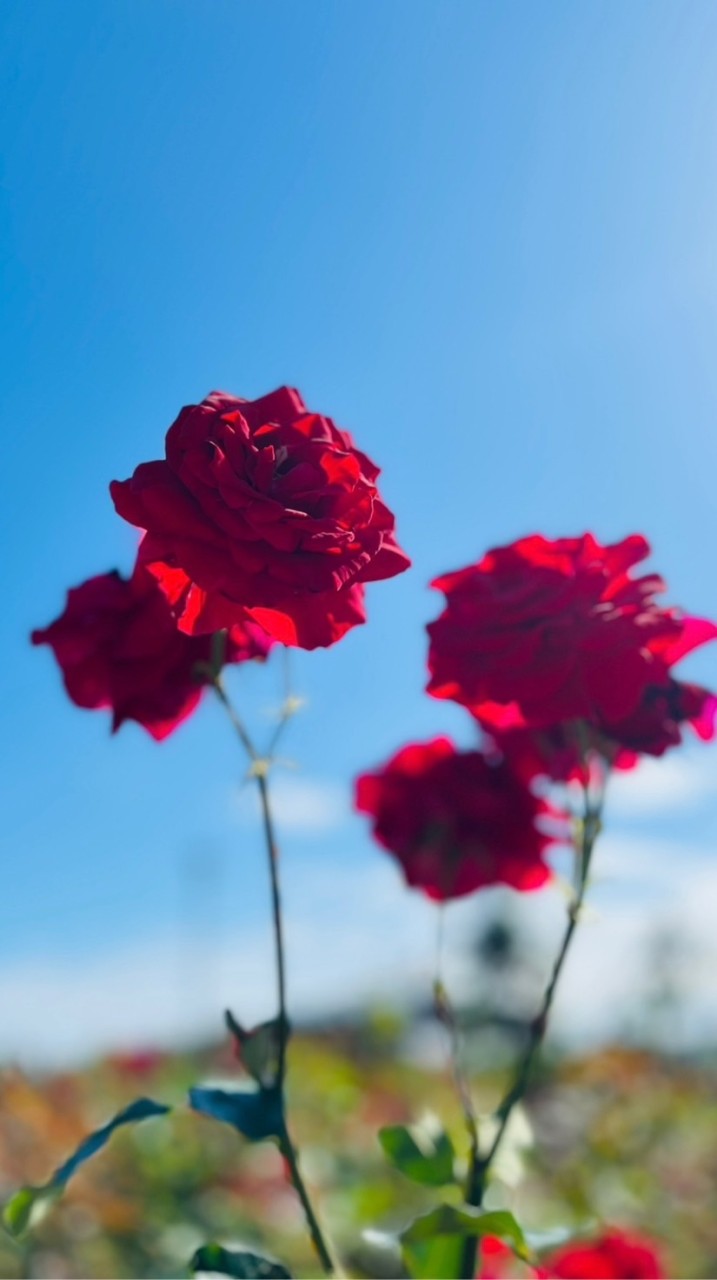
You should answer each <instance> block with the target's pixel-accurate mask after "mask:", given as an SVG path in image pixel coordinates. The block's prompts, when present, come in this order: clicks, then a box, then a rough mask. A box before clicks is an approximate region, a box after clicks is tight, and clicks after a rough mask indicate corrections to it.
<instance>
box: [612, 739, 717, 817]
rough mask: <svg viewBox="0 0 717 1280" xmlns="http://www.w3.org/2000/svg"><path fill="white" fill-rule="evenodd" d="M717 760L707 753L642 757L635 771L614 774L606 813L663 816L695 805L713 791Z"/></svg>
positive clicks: (621, 815)
mask: <svg viewBox="0 0 717 1280" xmlns="http://www.w3.org/2000/svg"><path fill="white" fill-rule="evenodd" d="M716 778H717V760H716V759H715V756H714V753H713V752H711V751H709V750H708V751H706V752H705V751H704V750H703V751H702V752H700V753H693V752H683V753H682V754H677V753H673V754H672V755H668V756H663V757H662V759H659V760H656V759H651V758H650V757H644V758H643V759H642V760H641V761H640V763H639V764H638V765H637V767H636V768H635V769H631V770H629V771H628V772H626V773H615V774H613V776H612V777H611V779H610V782H609V784H608V806H609V813H610V814H611V815H614V816H615V817H617V818H633V817H639V818H642V817H647V816H649V815H651V814H659V815H660V816H663V815H664V814H665V813H668V812H675V811H681V810H684V809H687V808H690V807H692V806H695V805H697V804H698V803H699V801H701V800H702V799H703V797H705V796H707V795H709V794H710V793H711V792H712V793H714V790H715V779H716Z"/></svg>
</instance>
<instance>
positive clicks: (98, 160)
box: [0, 0, 717, 1048]
mask: <svg viewBox="0 0 717 1280" xmlns="http://www.w3.org/2000/svg"><path fill="white" fill-rule="evenodd" d="M0 43H1V46H2V63H1V65H0V85H1V86H2V88H1V89H0V95H1V98H2V102H1V106H0V112H1V116H2V135H3V145H2V182H1V191H0V196H1V205H0V208H1V219H2V220H1V224H0V225H1V232H0V234H1V236H2V268H1V269H2V289H1V301H0V305H1V307H2V351H3V360H2V365H3V373H2V377H1V379H0V416H1V421H2V440H3V450H2V454H3V465H2V468H1V470H0V485H1V486H2V495H1V501H0V518H1V520H2V537H3V543H4V554H3V563H4V566H5V570H4V579H5V587H4V603H5V607H4V609H3V611H2V615H1V616H0V661H1V663H2V673H3V678H2V722H3V735H2V737H3V793H4V799H3V817H2V839H3V843H4V844H5V846H6V853H5V854H4V859H5V862H4V865H5V868H6V870H5V881H4V890H3V895H2V904H1V905H0V915H1V917H2V927H1V928H0V961H2V963H5V964H17V963H19V962H20V960H21V959H22V958H23V957H26V958H32V959H33V960H36V959H37V958H38V957H44V958H45V959H47V960H48V961H50V962H52V961H54V960H55V959H56V958H58V957H66V956H68V955H72V956H76V957H87V959H88V960H91V958H92V957H93V956H95V955H98V954H99V953H100V952H101V950H102V948H107V947H110V946H112V945H115V944H118V943H119V942H126V941H127V940H128V939H130V940H131V939H133V938H136V939H137V941H138V942H140V941H141V940H142V939H144V938H146V937H148V936H149V935H150V934H151V933H152V931H153V930H156V929H172V928H174V927H175V925H176V922H177V920H178V919H179V917H180V916H181V912H182V911H185V912H186V910H187V906H186V887H185V891H183V890H182V888H181V884H180V880H181V876H180V867H181V866H182V865H184V866H186V865H187V860H188V859H191V858H194V857H198V856H199V853H198V852H197V851H199V852H201V850H202V849H209V850H211V851H212V856H213V857H215V858H216V859H218V863H219V864H221V866H222V867H223V870H222V872H221V875H222V876H224V881H223V883H224V885H225V890H226V892H224V891H223V892H222V913H223V914H222V921H223V923H222V925H221V927H222V928H225V927H226V928H227V929H228V928H229V925H230V924H232V923H233V925H234V927H235V928H237V929H241V928H242V922H244V921H246V920H247V919H251V920H255V919H256V918H257V912H259V911H260V910H263V908H264V897H263V894H264V888H265V886H264V882H263V878H262V876H261V875H260V874H259V873H258V872H256V871H255V869H254V868H255V864H258V861H259V853H258V848H257V847H255V845H254V842H253V837H252V836H251V831H250V830H247V829H246V828H241V827H238V826H237V825H236V824H233V823H232V821H231V805H230V802H229V801H228V798H227V797H228V793H229V784H230V779H231V777H232V773H233V771H235V770H236V769H237V767H238V760H237V758H236V757H235V754H234V744H233V742H232V740H231V738H230V736H229V734H228V732H227V731H226V729H225V727H224V725H223V723H222V721H221V718H220V716H219V714H218V711H217V709H216V708H214V707H210V706H208V705H207V706H205V707H203V709H202V710H201V711H200V713H199V714H198V715H197V716H196V717H195V718H194V719H193V721H192V722H191V723H189V724H188V725H186V726H185V727H184V728H183V729H182V730H181V731H180V732H179V733H177V734H176V735H175V736H174V737H173V738H172V739H170V740H169V741H168V742H167V743H165V744H163V745H161V746H157V745H156V744H154V743H153V742H151V741H150V739H149V738H147V737H146V736H145V735H143V733H142V731H141V730H140V729H138V728H136V727H135V726H128V727H126V728H125V729H124V730H123V731H122V732H121V733H120V734H119V736H118V737H116V738H114V739H110V738H109V736H108V732H107V721H106V717H105V716H104V715H103V714H101V713H97V714H90V713H83V712H80V711H78V710H76V709H75V708H73V707H72V706H71V704H70V703H69V702H68V701H67V700H66V699H65V697H64V695H63V693H62V691H61V686H60V681H59V677H58V673H57V670H56V669H55V667H54V664H53V662H52V661H51V658H50V655H49V653H48V652H47V651H45V650H43V651H38V650H34V651H33V650H31V648H30V647H29V644H28V641H27V636H28V633H29V631H30V629H31V628H32V627H33V626H38V625H44V624H46V623H47V622H48V621H49V620H50V619H51V618H53V617H54V616H55V615H56V614H57V612H58V611H59V609H60V607H61V604H62V601H63V598H64V591H65V589H66V588H67V587H68V586H70V585H73V584H76V583H78V582H79V581H81V580H82V579H84V578H85V577H87V576H89V575H91V574H94V573H98V572H102V571H105V570H106V569H109V568H111V567H114V566H118V567H120V568H122V569H125V570H127V569H129V567H130V565H131V562H132V555H133V547H134V534H133V531H132V530H130V529H129V527H128V526H126V525H124V524H123V522H121V521H120V520H119V519H118V518H117V517H116V516H115V514H114V511H113V508H112V504H111V502H110V500H109V497H108V493H107V485H108V482H109V481H110V480H111V479H112V478H114V477H118V478H123V477H125V476H126V475H128V474H129V473H130V472H131V470H132V468H133V467H134V466H135V465H136V463H137V462H139V461H142V460H146V459H150V458H153V457H156V456H158V455H159V453H160V451H161V446H162V439H163V434H164V431H165V430H166V427H167V426H168V425H169V423H170V421H171V420H172V418H173V417H174V415H175V413H176V412H177V410H178V408H179V407H180V406H181V405H182V404H184V403H187V402H192V401H196V400H198V399H201V398H202V396H204V395H205V394H206V393H207V392H208V391H209V390H210V389H212V388H214V387H219V388H223V389H227V390H230V391H233V392H235V393H236V394H239V395H243V396H247V397H253V396H256V395H258V394H261V393H263V392H266V391H268V390H270V389H272V388H273V387H275V386H276V385H278V384H280V383H282V382H289V383H291V384H294V385H296V386H298V387H299V388H300V389H301V390H302V391H303V393H304V395H305V397H306V399H307V401H308V403H309V404H310V405H311V406H312V407H314V408H316V409H318V410H320V411H321V412H325V413H328V414H330V415H332V416H334V417H335V418H336V419H337V421H338V422H339V423H340V424H341V425H342V426H344V427H346V428H348V429H349V430H350V431H351V432H352V433H353V434H354V435H355V438H356V439H357V441H358V442H359V444H360V445H361V447H363V448H364V449H365V450H366V451H367V452H368V453H369V454H371V455H372V456H373V457H374V458H375V459H376V460H377V461H378V462H379V464H380V465H381V466H382V467H383V471H384V479H383V488H384V493H385V496H386V499H387V501H388V502H389V504H390V505H391V506H392V507H393V508H394V509H395V511H396V512H397V516H398V524H399V533H400V537H401V541H402V542H403V544H404V546H405V547H406V549H407V550H408V551H409V553H410V554H411V556H412V558H413V561H414V568H413V570H412V571H411V573H410V574H406V575H405V576H404V577H402V578H400V579H397V580H395V581H391V582H387V583H381V584H377V585H376V586H375V587H373V588H372V589H370V590H369V599H368V603H369V614H370V623H369V625H368V626H367V627H365V628H363V629H360V630H356V631H354V632H353V633H352V634H351V635H350V636H349V637H348V638H347V639H346V640H344V641H343V642H342V643H341V644H340V645H338V646H337V647H336V648H335V649H334V650H332V651H330V652H322V651H317V652H316V653H314V654H311V655H299V658H298V661H297V662H296V664H295V669H296V679H297V684H298V687H299V689H300V691H301V692H303V693H305V694H307V695H308V697H309V699H310V707H309V709H308V710H307V711H306V712H305V713H304V715H303V716H302V717H301V718H300V719H299V720H297V721H296V723H295V725H294V726H293V727H292V729H291V736H290V738H289V740H288V746H289V747H290V750H291V753H292V755H294V756H295V757H296V758H297V759H298V760H299V761H300V763H301V766H302V771H303V774H304V775H305V776H306V777H307V778H309V779H318V780H320V781H321V782H326V783H329V784H332V783H333V784H335V785H337V786H345V785H346V782H347V780H348V779H349V778H350V777H352V776H353V775H354V774H355V773H356V772H357V771H358V770H359V769H361V768H362V767H364V766H365V765H370V764H373V763H375V762H377V761H378V760H380V759H381V758H383V757H384V756H385V755H386V754H387V753H388V752H389V751H391V750H393V749H394V748H395V747H397V746H398V745H400V743H401V742H402V741H403V740H405V739H406V738H407V737H408V736H409V735H425V736H428V735H430V734H432V733H434V732H442V731H454V732H458V733H459V734H462V735H463V736H465V735H466V733H467V726H466V725H465V723H464V720H463V718H462V716H461V713H459V712H457V711H456V710H454V709H453V708H450V707H447V706H444V705H441V704H438V703H436V702H432V701H431V700H429V699H427V698H426V697H425V696H424V695H423V694H422V692H421V691H422V686H423V682H424V659H425V641H424V633H423V630H422V628H423V626H424V624H425V622H426V621H427V620H429V618H431V617H432V616H434V615H435V613H436V611H437V608H438V603H439V601H438V597H435V598H434V597H433V596H432V594H431V593H430V592H428V591H427V589H426V583H427V581H428V580H429V579H430V577H431V576H433V575H434V574H435V573H437V572H439V571H442V570H446V569H450V568H455V567H457V566H459V565H461V564H463V563H466V562H467V561H469V560H471V559H474V558H476V557H477V556H478V555H480V554H481V553H482V552H483V550H484V549H485V548H486V547H487V546H489V545H491V544H494V543H497V542H501V541H506V540H510V539H512V538H514V537H516V536H518V535H520V534H524V533H527V532H532V531H535V530H541V531H544V532H546V533H548V534H550V535H558V534H571V533H578V532H582V531H583V530H584V529H585V528H588V527H589V528H592V529H593V530H594V531H595V532H596V533H598V535H600V536H602V537H604V538H612V537H619V536H622V535H624V534H625V533H627V532H630V531H633V530H641V531H644V532H645V533H646V534H647V535H648V536H649V537H650V539H651V540H652V542H653V544H654V547H655V559H654V564H655V566H656V567H657V568H658V569H659V570H661V571H662V572H663V573H664V574H665V575H666V576H667V577H668V580H669V582H670V584H671V596H672V598H673V599H674V601H675V602H678V603H682V604H685V605H687V606H689V607H690V609H691V610H692V611H694V612H703V613H707V614H710V613H711V614H712V615H713V616H714V615H715V614H717V573H716V571H715V546H716V545H717V511H716V509H715V500H714V493H715V476H716V474H717V431H715V422H716V421H717V360H716V359H715V352H716V350H717V79H716V78H715V66H717V6H715V5H714V3H711V2H710V0H706V2H705V3H699V2H694V0H683V2H682V3H680V4H675V3H672V2H668V3H662V2H661V0H631V3H630V4H624V3H622V2H621V0H601V2H600V3H593V2H592V0H581V3H580V4H575V3H573V2H566V3H562V2H558V0H552V2H551V3H546V4H540V5H539V4H535V3H533V0H525V2H515V0H504V2H503V3H501V4H497V3H494V4H491V3H479V2H478V0H466V2H462V0H451V2H450V3H445V0H391V2H390V3H387V4H381V3H378V2H377V0H375V2H374V3H370V2H369V3H366V2H365V0H361V2H358V0H341V2H339V0H314V2H313V3H301V4H297V3H295V2H294V0H291V2H289V3H273V2H269V0H267V2H266V3H262V4H256V3H251V2H249V0H212V3H211V4H209V3H206V0H151V3H142V2H141V0H104V3H102V4H100V5H98V4H97V3H95V0H64V3H62V4H58V3H57V0H33V2H32V3H30V4H28V3H27V2H26V0H4V3H3V5H2V8H1V10H0ZM690 670H691V671H692V672H693V673H695V674H696V675H697V676H698V677H700V678H702V679H704V680H705V681H708V682H709V681H711V682H712V683H713V684H715V685H717V651H716V652H714V653H705V654H704V655H703V656H700V657H699V658H698V659H696V660H695V661H694V662H693V663H692V666H691V668H690ZM250 683H253V684H257V685H258V688H259V692H258V693H256V694H251V693H247V698H248V700H249V702H250V703H251V704H252V705H254V706H255V708H259V709H260V708H261V706H263V705H264V703H266V701H271V700H272V699H273V698H274V696H275V695H274V692H273V687H275V686H276V685H278V683H279V672H278V671H276V672H273V671H267V672H265V673H262V674H261V675H260V676H259V677H258V678H257V680H256V681H255V680H254V678H253V676H252V674H251V673H246V674H244V673H242V674H241V675H240V676H239V677H238V679H237V681H236V682H235V688H236V689H237V692H238V695H239V697H240V698H241V697H242V696H243V692H242V691H243V689H244V688H245V687H248V685H249V684H250ZM712 759H714V757H712ZM700 823H701V834H702V836H703V837H704V836H705V834H707V835H709V834H710V833H712V834H717V801H715V802H714V804H713V805H712V806H708V807H707V810H706V812H704V813H703V814H702V816H701V818H700ZM240 845H241V846H243V847H242V848H241V849H240V848H239V846H240ZM302 850H303V851H304V853H307V851H310V852H311V854H312V856H313V855H314V854H317V853H319V854H322V853H323V854H325V867H326V876H327V877H330V876H331V865H332V858H333V859H336V858H339V857H340V858H341V860H342V861H345V860H356V861H357V862H360V861H361V860H365V861H366V862H368V861H369V860H371V859H376V858H378V857H380V856H381V855H380V854H378V853H377V852H376V851H374V849H373V848H372V847H371V846H370V844H369V841H368V838H367V836H366V833H365V831H364V828H363V826H362V825H361V823H360V822H359V821H358V820H355V821H352V822H350V823H348V824H345V825H344V826H342V828H341V830H340V832H339V833H338V834H337V833H336V832H333V833H332V834H331V835H330V836H329V835H326V834H324V835H323V836H322V835H321V834H320V833H315V836H314V837H312V838H311V839H308V837H307V836H306V834H304V836H303V837H302V836H301V835H300V834H299V835H298V836H297V840H296V845H295V851H294V853H293V854H292V855H291V856H293V857H295V858H297V859H300V858H301V857H302V856H303V854H302ZM240 859H241V860H240ZM183 893H184V897H183ZM182 902H184V906H182ZM205 906H206V911H207V913H210V906H211V904H208V905H207V904H205ZM219 927H220V925H219V924H218V923H217V924H216V928H219ZM0 1048H1V1046H0Z"/></svg>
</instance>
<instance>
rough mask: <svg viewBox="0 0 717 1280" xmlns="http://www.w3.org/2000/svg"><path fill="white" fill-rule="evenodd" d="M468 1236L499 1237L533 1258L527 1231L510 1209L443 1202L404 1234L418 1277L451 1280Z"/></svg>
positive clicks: (410, 1266) (409, 1262) (406, 1253)
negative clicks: (482, 1208) (484, 1210)
mask: <svg viewBox="0 0 717 1280" xmlns="http://www.w3.org/2000/svg"><path fill="white" fill-rule="evenodd" d="M466 1236H495V1237H496V1238H497V1239H498V1240H502V1241H503V1242H504V1243H505V1244H507V1245H509V1246H510V1248H511V1249H512V1250H513V1252H514V1253H515V1254H517V1256H518V1257H519V1258H523V1259H524V1260H525V1261H526V1262H529V1261H530V1250H529V1248H528V1243H527V1241H526V1239H525V1235H524V1234H523V1230H522V1228H521V1227H520V1225H519V1224H518V1222H517V1221H516V1219H515V1218H514V1217H513V1214H512V1213H509V1212H508V1210H507V1209H499V1210H496V1211H495V1212H491V1213H482V1212H481V1211H480V1210H479V1209H471V1208H470V1207H469V1206H464V1207H463V1208H462V1209H457V1208H454V1207H453V1205H449V1204H442V1205H439V1206H438V1208H437V1209H432V1210H431V1212H430V1213H427V1214H425V1215H424V1216H423V1217H422V1218H416V1220H415V1221H414V1222H412V1223H411V1224H410V1226H408V1227H407V1228H406V1230H405V1231H403V1232H402V1233H401V1244H402V1246H403V1257H404V1261H405V1263H406V1266H407V1267H408V1269H409V1271H410V1273H411V1275H412V1276H414V1277H415V1278H416V1280H432V1278H433V1277H435V1280H451V1277H454V1276H456V1275H457V1274H458V1268H459V1267H460V1258H461V1252H462V1244H463V1240H464V1239H465V1238H466Z"/></svg>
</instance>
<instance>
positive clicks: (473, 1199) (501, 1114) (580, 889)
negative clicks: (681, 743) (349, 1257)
mask: <svg viewBox="0 0 717 1280" xmlns="http://www.w3.org/2000/svg"><path fill="white" fill-rule="evenodd" d="M583 794H584V802H585V803H584V810H583V818H582V823H581V834H580V842H579V844H578V845H577V846H576V852H577V853H578V874H577V883H576V888H575V894H574V897H573V900H572V902H571V903H570V906H569V908H568V923H567V926H566V929H565V933H564V934H563V939H562V942H561V944H560V949H559V951H558V954H557V957H556V959H555V963H554V964H553V968H552V971H551V974H550V979H549V981H548V985H547V987H546V988H545V992H544V994H543V999H542V1002H541V1005H540V1009H539V1011H538V1013H537V1014H536V1016H535V1018H533V1021H532V1022H531V1024H530V1030H529V1035H528V1043H527V1044H526V1046H525V1049H524V1051H523V1053H522V1055H521V1057H520V1059H519V1061H518V1066H517V1068H516V1072H515V1076H514V1078H513V1083H512V1084H511V1086H510V1088H509V1089H508V1091H507V1092H506V1094H505V1096H504V1097H503V1100H502V1102H501V1103H500V1105H499V1106H498V1108H497V1110H496V1112H495V1116H496V1119H497V1121H498V1127H497V1129H496V1133H495V1136H494V1138H493V1141H492V1142H491V1144H490V1147H489V1148H488V1151H487V1152H486V1153H485V1155H481V1154H480V1152H479V1150H478V1147H477V1144H476V1147H475V1148H472V1149H471V1158H470V1162H469V1168H468V1176H467V1178H466V1189H465V1199H466V1203H467V1204H469V1205H472V1206H473V1207H474V1208H480V1207H481V1205H482V1203H483V1197H484V1195H485V1189H486V1183H487V1181H488V1173H489V1171H490V1167H491V1165H492V1163H493V1160H494V1159H495V1156H496V1154H497V1152H498V1148H499V1147H500V1144H501V1142H502V1141H503V1138H504V1136H505V1131H506V1129H507V1127H508V1122H509V1120H510V1117H511V1115H512V1113H513V1109H514V1108H515V1107H516V1106H517V1104H518V1103H519V1102H520V1101H521V1100H522V1098H523V1097H524V1095H525V1091H526V1088H527V1086H528V1081H529V1079H530V1074H531V1071H532V1069H533V1064H534V1062H535V1059H536V1057H537V1055H538V1052H539V1050H540V1047H541V1045H542V1043H543V1040H544V1038H545V1032H546V1030H547V1026H548V1019H549V1017H550V1011H551V1009H552V1007H553V1000H554V998H555V991H556V988H557V985H558V981H559V979H560V975H561V973H562V971H563V966H564V964H565V960H566V958H567V955H568V951H569V950H570V944H571V942H572V939H573V934H574V933H575V930H576V928H577V925H578V920H579V919H580V914H581V910H582V906H583V902H584V900H585V891H586V889H587V884H588V874H589V871H590V862H591V860H592V855H593V849H594V847H595V841H596V839H597V836H598V834H599V831H600V816H601V813H602V801H603V797H604V786H603V789H602V793H601V795H600V797H599V798H598V800H597V802H596V803H595V804H594V805H591V803H590V798H589V795H588V790H587V786H585V787H584V791H583ZM478 1246H479V1240H478V1237H477V1236H468V1237H466V1241H465V1244H464V1248H463V1258H462V1262H461V1272H460V1274H461V1277H463V1280H473V1277H474V1276H475V1273H476V1265H477V1261H478Z"/></svg>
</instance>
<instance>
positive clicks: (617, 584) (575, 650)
mask: <svg viewBox="0 0 717 1280" xmlns="http://www.w3.org/2000/svg"><path fill="white" fill-rule="evenodd" d="M648 552H649V546H648V543H647V542H646V541H645V539H644V538H642V537H640V536H639V535H634V536H632V537H629V538H625V539H624V540H623V541H622V542H619V543H615V544H614V545H612V546H602V545H601V544H600V543H599V542H597V540H596V539H595V538H594V537H593V536H592V534H585V535H584V536H583V537H581V538H561V539H558V540H557V541H554V542H551V541H549V540H548V539H547V538H543V537H541V536H539V535H535V536H533V537H529V538H523V539H521V540H520V541H518V542H515V543H513V544H512V545H510V546H507V547H498V548H496V549H494V550H493V551H489V552H488V553H487V555H486V556H484V558H483V559H482V560H481V561H480V562H479V563H478V564H475V565H470V566H468V567H467V568H465V569H460V570H458V571H457V572H456V573H449V574H445V575H444V576H443V577H440V578H436V579H435V581H434V582H433V583H432V586H434V587H436V588H437V589H439V590H441V591H443V592H444V594H445V596H446V608H445V610H444V612H443V613H442V614H441V616H440V617H439V618H438V619H437V620H436V621H435V622H432V623H431V624H430V625H429V627H428V632H429V635H430V652H429V670H430V682H429V685H428V692H429V693H431V694H433V696H434V697H437V698H451V699H453V700H454V701H456V702H459V703H461V704H462V705H463V706H466V707H467V708H468V709H469V710H470V711H471V712H472V713H473V715H475V716H476V718H477V719H478V720H479V721H480V722H481V723H482V724H484V725H485V726H486V727H487V728H488V729H490V730H492V729H507V728H518V727H523V728H525V727H528V728H538V729H545V728H551V727H552V726H554V725H556V724H562V723H564V722H566V721H575V720H582V721H584V722H585V723H587V724H590V725H592V726H594V727H595V728H596V729H598V730H599V731H600V732H608V733H609V732H611V731H612V726H620V725H623V724H624V723H625V722H630V720H631V718H633V717H634V716H635V715H636V714H637V713H638V712H639V709H640V708H641V707H642V706H643V705H644V699H645V696H646V694H647V691H648V690H649V689H659V688H665V686H667V685H668V683H669V679H670V676H669V672H670V668H671V666H672V665H673V664H674V663H675V662H677V661H679V659H680V658H681V657H683V656H684V654H685V653H687V652H689V651H690V650H691V649H694V648H696V647H697V646H698V645H700V644H704V643H705V642H706V641H707V640H710V639H713V638H714V637H715V636H717V626H715V624H714V623H712V622H706V621H702V620H701V619H688V618H685V617H684V616H683V615H682V614H681V613H680V612H679V611H678V610H676V609H666V608H662V607H660V606H659V605H658V604H657V603H656V602H655V596H656V594H657V593H658V592H660V591H662V590H664V583H663V582H662V580H661V579H660V578H658V577H656V576H655V575H650V576H646V577H637V578H636V577H633V576H632V573H631V569H632V568H633V566H634V565H635V564H637V563H638V562H639V561H640V560H642V559H644V557H645V556H646V555H647V554H648Z"/></svg>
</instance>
